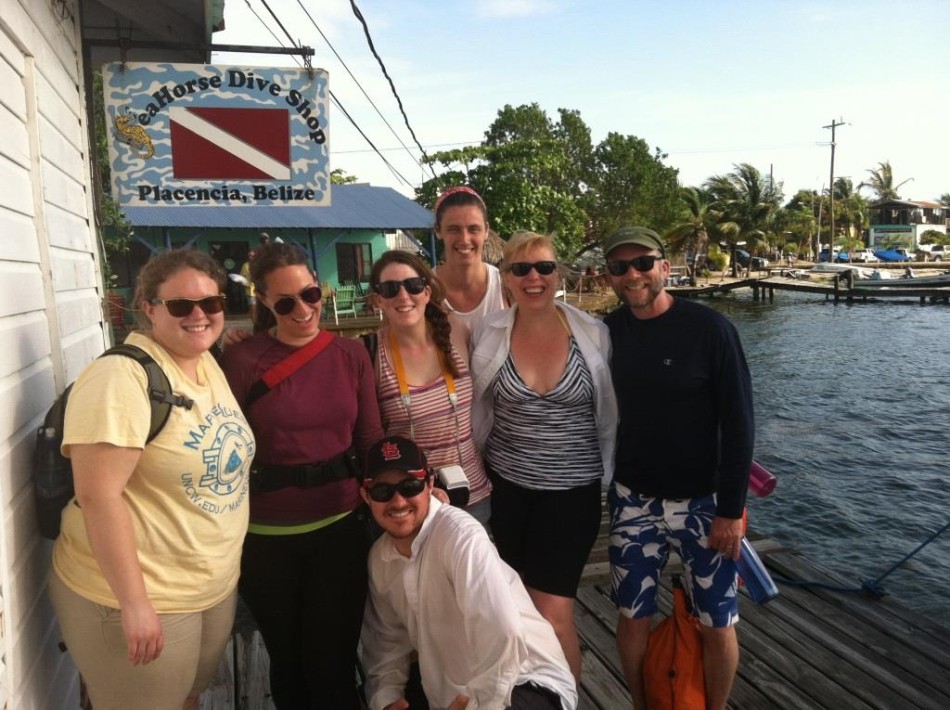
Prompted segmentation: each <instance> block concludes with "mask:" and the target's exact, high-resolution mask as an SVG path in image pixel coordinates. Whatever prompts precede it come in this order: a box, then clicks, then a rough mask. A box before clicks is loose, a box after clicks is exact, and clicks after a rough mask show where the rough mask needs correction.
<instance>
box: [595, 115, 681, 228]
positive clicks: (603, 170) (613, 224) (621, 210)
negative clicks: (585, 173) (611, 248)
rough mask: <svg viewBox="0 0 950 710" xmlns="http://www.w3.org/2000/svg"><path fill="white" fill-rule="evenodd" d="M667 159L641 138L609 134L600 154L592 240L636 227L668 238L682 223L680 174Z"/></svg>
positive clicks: (597, 160) (598, 156)
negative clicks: (668, 231) (648, 228)
mask: <svg viewBox="0 0 950 710" xmlns="http://www.w3.org/2000/svg"><path fill="white" fill-rule="evenodd" d="M665 158H666V154H665V153H662V152H661V151H660V150H659V149H656V150H655V151H654V152H653V153H652V154H651V153H650V146H649V145H647V143H646V141H644V140H643V139H641V138H637V137H636V136H631V135H627V136H624V135H621V134H619V133H609V134H608V135H607V137H606V138H605V139H604V140H603V141H601V143H600V144H599V145H598V146H597V147H596V148H595V149H594V175H593V180H592V186H591V189H592V190H593V192H594V195H595V199H594V201H593V205H592V207H591V214H590V218H591V228H590V231H589V239H591V240H596V239H602V238H603V237H605V236H607V235H608V234H610V233H612V232H614V231H616V230H617V229H619V228H620V227H623V226H630V225H640V226H645V227H651V228H652V229H655V230H656V231H657V232H660V233H663V232H666V231H667V230H668V229H669V228H670V227H671V226H672V225H674V224H675V223H676V222H677V221H678V220H679V219H680V213H681V210H682V202H681V200H680V185H679V182H678V178H677V176H678V171H677V170H676V168H672V167H669V166H667V165H664V164H663V160H664V159H665Z"/></svg>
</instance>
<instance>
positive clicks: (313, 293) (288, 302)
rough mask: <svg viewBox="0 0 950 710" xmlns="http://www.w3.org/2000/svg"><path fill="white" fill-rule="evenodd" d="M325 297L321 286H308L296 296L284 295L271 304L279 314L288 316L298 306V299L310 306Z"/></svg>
mask: <svg viewBox="0 0 950 710" xmlns="http://www.w3.org/2000/svg"><path fill="white" fill-rule="evenodd" d="M321 298H323V293H322V292H321V291H320V287H319V286H307V288H305V289H304V290H303V291H301V292H300V293H298V294H297V295H296V296H284V297H283V298H278V299H277V300H276V301H274V305H273V306H271V307H272V308H273V309H274V312H275V313H277V315H281V316H286V315H288V314H290V312H291V311H293V310H294V308H296V306H297V299H300V300H301V301H303V302H304V303H306V304H307V305H308V306H315V305H317V304H318V303H320V299H321Z"/></svg>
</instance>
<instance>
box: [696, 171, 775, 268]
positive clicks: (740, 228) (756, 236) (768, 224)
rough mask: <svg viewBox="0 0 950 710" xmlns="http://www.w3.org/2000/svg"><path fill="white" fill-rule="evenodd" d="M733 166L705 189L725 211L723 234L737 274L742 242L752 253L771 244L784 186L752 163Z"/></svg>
mask: <svg viewBox="0 0 950 710" xmlns="http://www.w3.org/2000/svg"><path fill="white" fill-rule="evenodd" d="M733 168H734V170H733V171H732V172H731V173H728V174H726V175H714V176H713V177H711V178H709V179H708V180H707V181H706V183H705V188H706V189H707V190H708V191H709V192H710V193H711V194H712V196H713V205H714V207H715V209H716V210H718V211H720V212H721V213H722V219H721V220H720V222H719V235H720V237H721V238H722V239H723V240H724V241H725V242H726V243H727V244H728V245H729V248H730V252H731V255H732V274H733V276H735V275H736V274H737V264H736V248H737V247H738V244H739V243H740V242H745V244H746V245H747V246H748V250H749V252H752V251H753V250H754V249H755V248H756V247H759V246H763V245H765V244H766V243H767V241H766V237H767V235H768V234H769V233H770V231H771V229H772V222H773V220H774V218H775V214H776V212H777V211H778V208H779V205H780V204H781V201H782V186H781V183H775V182H773V181H772V179H771V178H769V177H765V176H763V175H762V173H760V172H759V170H758V169H757V168H755V167H754V166H752V165H750V164H749V163H741V164H738V165H734V166H733Z"/></svg>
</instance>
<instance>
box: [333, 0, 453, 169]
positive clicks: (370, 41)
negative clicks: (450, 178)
mask: <svg viewBox="0 0 950 710" xmlns="http://www.w3.org/2000/svg"><path fill="white" fill-rule="evenodd" d="M350 7H352V8H353V14H354V15H356V19H357V20H359V21H360V24H361V25H363V34H365V35H366V43H367V44H369V51H370V52H372V53H373V56H374V57H376V61H377V62H379V68H380V69H382V70H383V76H385V77H386V81H388V82H389V87H390V88H391V89H392V92H393V96H395V97H396V103H397V104H399V113H401V114H402V118H403V120H404V121H405V122H406V128H408V129H409V133H410V135H412V140H414V141H415V142H416V145H417V146H419V150H421V151H422V157H423V158H425V160H426V162H427V163H428V162H429V156H428V155H426V151H425V148H423V147H422V144H421V143H419V139H418V138H416V132H415V131H413V130H412V126H410V125H409V117H408V116H407V115H406V109H405V108H403V105H402V99H401V98H399V92H398V91H396V85H395V84H394V83H393V80H392V78H390V76H389V72H388V71H386V65H385V64H383V60H382V57H380V56H379V53H378V52H377V51H376V47H375V46H374V45H373V38H372V37H371V36H370V34H369V25H367V24H366V18H365V17H363V13H362V12H360V9H359V8H358V7H357V6H356V0H350ZM432 175H433V177H434V176H435V173H434V172H433V173H432Z"/></svg>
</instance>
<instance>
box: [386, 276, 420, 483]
mask: <svg viewBox="0 0 950 710" xmlns="http://www.w3.org/2000/svg"><path fill="white" fill-rule="evenodd" d="M400 287H401V288H404V289H406V293H408V294H409V295H410V296H418V295H419V294H420V293H422V292H423V291H425V288H426V280H425V277H423V276H413V277H412V278H411V279H403V280H402V281H380V282H379V283H378V284H376V286H375V287H374V288H373V290H374V291H376V293H378V294H379V295H380V296H382V297H383V298H395V297H396V296H398V295H399V289H400ZM390 497H392V496H390ZM387 500H389V499H388V498H387Z"/></svg>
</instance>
